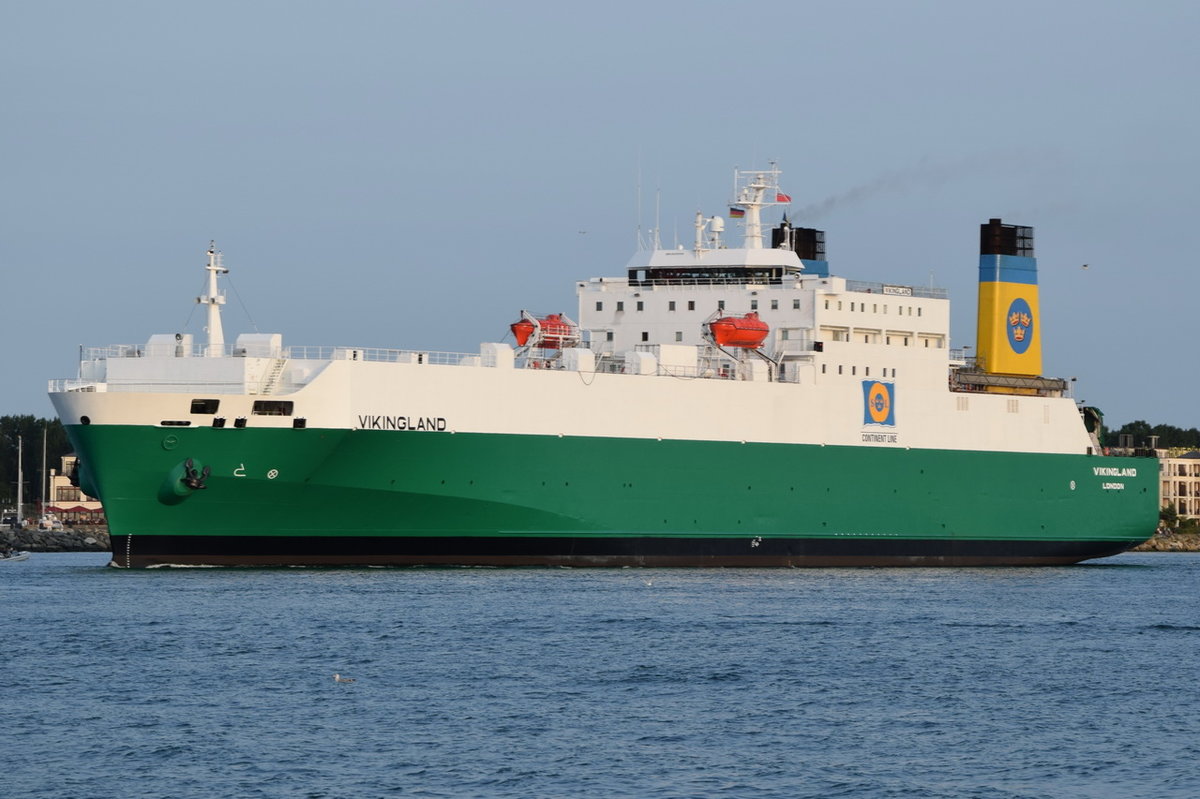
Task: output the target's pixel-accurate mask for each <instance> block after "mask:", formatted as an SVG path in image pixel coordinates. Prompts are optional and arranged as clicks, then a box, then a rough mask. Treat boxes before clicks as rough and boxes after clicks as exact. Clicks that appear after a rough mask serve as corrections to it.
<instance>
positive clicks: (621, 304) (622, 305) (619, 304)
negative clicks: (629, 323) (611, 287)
mask: <svg viewBox="0 0 1200 799" xmlns="http://www.w3.org/2000/svg"><path fill="white" fill-rule="evenodd" d="M617 310H618V311H623V310H625V303H624V302H622V301H620V300H618V301H617Z"/></svg>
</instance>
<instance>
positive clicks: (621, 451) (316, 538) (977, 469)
mask: <svg viewBox="0 0 1200 799" xmlns="http://www.w3.org/2000/svg"><path fill="white" fill-rule="evenodd" d="M68 433H69V435H70V438H71V441H72V443H73V445H74V447H75V450H76V452H77V453H78V454H79V456H80V458H81V463H82V464H83V466H82V469H81V473H80V480H81V485H82V488H83V490H84V491H85V492H86V493H87V494H89V495H93V496H97V497H98V498H100V499H101V500H102V501H103V502H104V506H105V509H106V511H107V515H108V520H109V526H110V532H111V535H112V541H113V563H114V565H117V566H122V567H147V566H156V565H168V564H175V565H262V566H267V565H271V566H274V565H461V566H471V565H567V566H625V565H638V566H757V565H761V566H830V565H916V566H921V565H1034V564H1059V563H1073V562H1077V561H1080V560H1085V559H1088V558H1096V557H1103V556H1106V555H1111V554H1115V553H1117V552H1121V551H1123V550H1125V549H1128V548H1129V547H1131V546H1134V545H1136V544H1138V543H1140V542H1141V541H1143V540H1145V539H1146V538H1148V537H1149V536H1150V535H1151V534H1152V533H1153V531H1154V525H1155V522H1156V520H1157V512H1158V488H1157V479H1158V474H1157V468H1156V466H1157V464H1156V462H1155V461H1153V460H1152V459H1141V458H1117V457H1093V456H1088V455H1067V454H1032V453H1008V452H978V451H966V450H962V451H959V450H928V449H898V448H886V447H858V446H818V445H798V444H774V443H754V442H749V443H744V444H743V443H738V442H719V441H682V440H662V441H659V440H654V439H633V438H601V437H575V436H564V437H559V436H532V435H503V434H481V433H449V432H428V431H374V430H347V429H320V428H308V429H290V428H275V429H235V428H225V429H213V428H187V429H178V430H171V429H169V428H162V427H151V426H120V425H71V426H69V427H68ZM188 461H190V462H191V470H192V471H191V472H189V471H188V465H187V463H188ZM205 467H207V470H208V474H207V476H202V475H203V470H204V469H205ZM189 474H194V475H196V476H197V477H198V478H199V479H200V482H201V484H202V486H203V487H202V488H191V487H189V486H188V485H187V484H186V483H185V480H184V478H186V477H187V476H188V475H189Z"/></svg>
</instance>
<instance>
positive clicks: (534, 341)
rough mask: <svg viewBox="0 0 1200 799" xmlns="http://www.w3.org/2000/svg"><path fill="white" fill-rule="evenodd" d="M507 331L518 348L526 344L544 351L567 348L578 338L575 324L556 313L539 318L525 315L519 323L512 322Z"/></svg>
mask: <svg viewBox="0 0 1200 799" xmlns="http://www.w3.org/2000/svg"><path fill="white" fill-rule="evenodd" d="M509 329H510V330H512V334H513V336H514V337H515V338H516V340H517V346H518V347H524V346H525V345H526V344H528V345H530V346H531V347H541V348H542V349H544V350H557V349H560V348H562V347H564V346H569V345H570V344H571V343H572V342H574V341H577V340H578V338H579V328H577V327H576V326H575V323H574V322H572V321H571V320H570V319H567V318H566V317H565V316H563V315H562V314H558V313H552V314H546V315H545V316H541V317H532V316H529V315H528V314H525V315H524V317H523V318H522V319H521V320H520V321H519V322H513V323H512V324H511V325H510V326H509Z"/></svg>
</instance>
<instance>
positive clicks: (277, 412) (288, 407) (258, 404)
mask: <svg viewBox="0 0 1200 799" xmlns="http://www.w3.org/2000/svg"><path fill="white" fill-rule="evenodd" d="M250 413H252V414H254V415H255V416H291V415H292V401H291V400H255V401H254V408H253V409H252V410H251V411H250Z"/></svg>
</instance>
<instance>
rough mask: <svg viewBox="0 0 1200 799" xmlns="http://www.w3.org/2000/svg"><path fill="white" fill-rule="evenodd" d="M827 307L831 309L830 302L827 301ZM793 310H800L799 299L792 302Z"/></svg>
mask: <svg viewBox="0 0 1200 799" xmlns="http://www.w3.org/2000/svg"><path fill="white" fill-rule="evenodd" d="M825 307H826V308H829V300H825ZM792 310H793V311H798V310H800V300H798V299H796V300H792Z"/></svg>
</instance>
